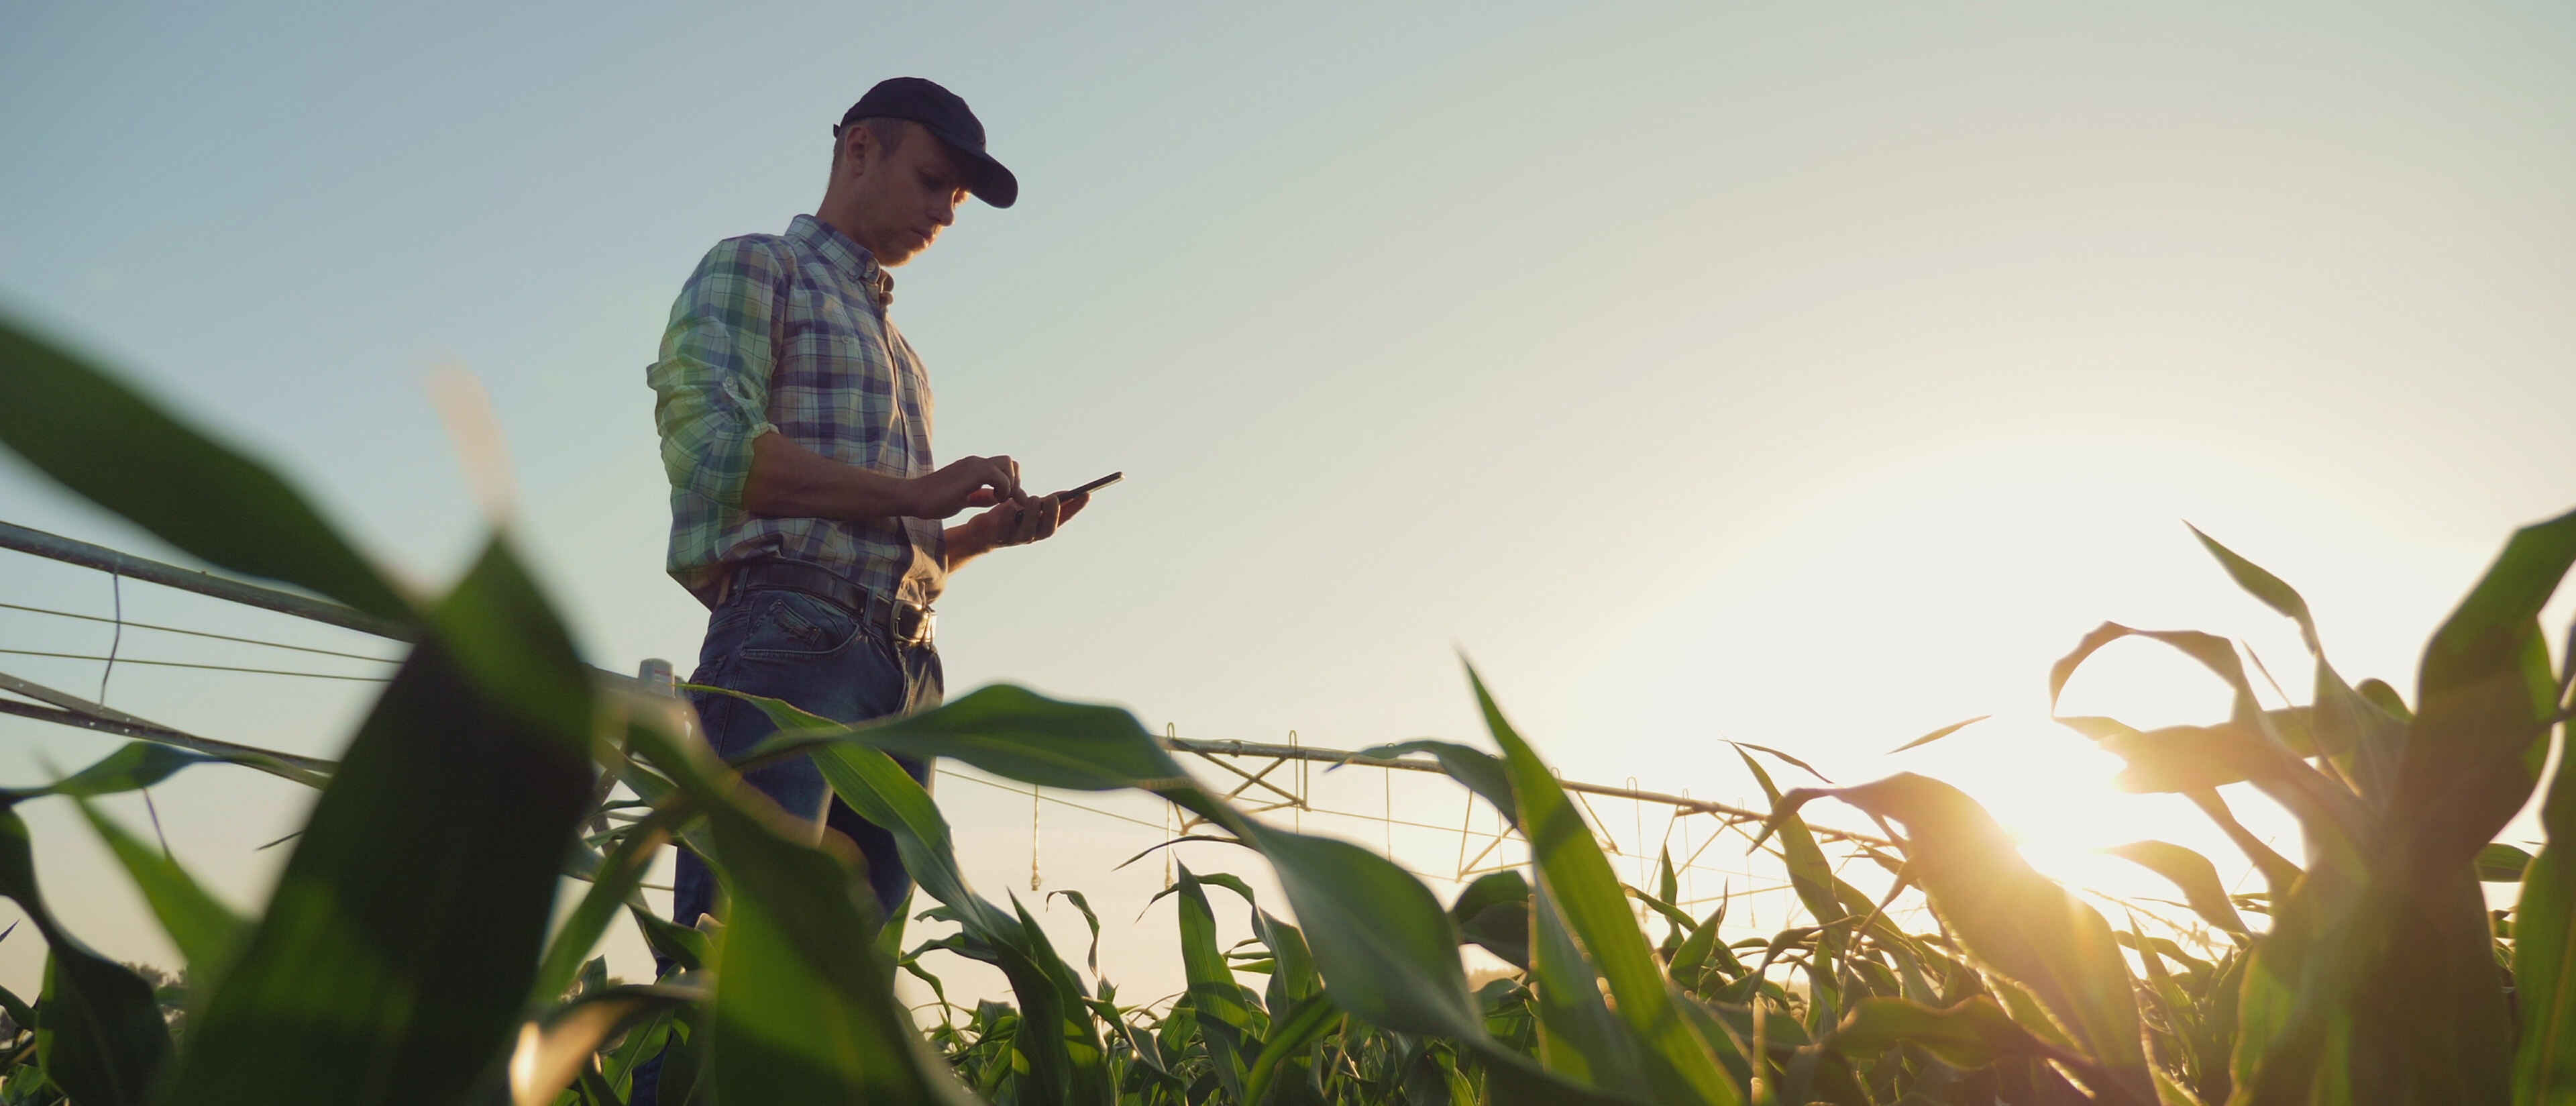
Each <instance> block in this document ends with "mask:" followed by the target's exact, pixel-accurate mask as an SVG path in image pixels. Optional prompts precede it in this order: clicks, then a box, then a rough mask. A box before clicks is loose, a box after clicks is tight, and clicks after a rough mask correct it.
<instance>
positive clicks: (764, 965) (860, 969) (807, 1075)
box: [630, 717, 974, 1106]
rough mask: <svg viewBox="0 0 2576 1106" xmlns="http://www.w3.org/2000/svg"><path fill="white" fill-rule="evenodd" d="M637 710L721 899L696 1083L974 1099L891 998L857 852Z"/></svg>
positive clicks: (724, 1090) (779, 1092) (668, 1082)
mask: <svg viewBox="0 0 2576 1106" xmlns="http://www.w3.org/2000/svg"><path fill="white" fill-rule="evenodd" d="M639 721H641V722H642V723H643V724H639V725H637V726H636V727H635V728H634V730H633V731H632V734H631V743H630V747H631V748H634V749H636V750H638V751H640V752H642V753H643V755H644V756H645V757H646V759H648V760H650V761H651V762H652V763H653V765H654V766H655V767H656V768H658V769H660V770H662V771H663V772H664V773H667V774H668V776H669V778H670V779H671V781H672V783H673V784H674V785H675V787H676V788H677V789H678V791H679V793H680V794H682V795H684V796H685V797H686V798H687V799H688V801H690V802H691V803H692V804H694V806H695V807H696V808H697V809H698V810H699V811H700V812H702V813H703V814H704V815H705V816H706V823H707V824H706V828H707V831H708V832H707V834H706V835H705V838H704V841H705V849H706V855H707V859H708V863H709V866H710V867H711V868H713V869H714V870H715V872H716V873H717V875H718V877H719V878H720V879H722V880H723V881H724V885H725V889H726V891H727V892H728V896H729V907H728V911H729V912H728V915H727V917H726V919H725V923H724V926H723V928H722V930H721V932H720V933H719V934H718V935H717V937H716V938H715V940H714V941H713V946H714V947H713V949H712V967H713V974H714V977H715V1000H714V1002H713V1003H712V1004H711V1006H710V1007H709V1008H708V1009H707V1011H706V1012H705V1018H706V1023H705V1025H704V1027H703V1030H702V1032H703V1038H699V1037H698V1036H697V1034H696V1033H693V1034H692V1037H693V1040H692V1045H693V1048H692V1050H689V1051H694V1052H701V1053H702V1055H699V1056H691V1057H686V1058H683V1059H682V1060H681V1062H682V1063H683V1064H692V1063H694V1064H696V1065H698V1066H699V1067H700V1068H701V1069H702V1073H703V1082H702V1083H701V1084H700V1085H702V1086H704V1087H706V1088H708V1089H710V1090H712V1091H713V1092H714V1094H715V1095H716V1097H717V1098H718V1099H720V1100H724V1101H742V1102H850V1101H887V1102H921V1103H945V1104H949V1106H965V1104H967V1103H971V1102H973V1101H974V1100H973V1096H972V1095H970V1094H969V1093H968V1092H967V1091H966V1089H965V1087H964V1086H962V1085H960V1084H959V1083H958V1082H957V1080H956V1077H955V1076H953V1075H952V1074H950V1072H949V1069H948V1066H947V1065H946V1064H945V1063H944V1062H942V1061H941V1060H940V1058H939V1057H938V1056H937V1055H935V1054H933V1053H932V1052H931V1051H930V1049H929V1046H928V1044H927V1043H926V1042H925V1041H924V1040H923V1039H922V1037H921V1034H920V1032H919V1030H918V1029H917V1028H916V1027H915V1026H914V1025H913V1023H912V1019H911V1016H910V1014H909V1013H907V1012H906V1011H905V1010H904V1009H903V1007H902V1006H901V1004H900V1003H899V1002H897V1000H896V998H895V994H894V965H893V958H892V957H891V956H889V955H887V954H886V953H885V952H884V951H883V950H882V949H880V948H879V947H878V945H877V942H876V941H875V940H873V934H874V932H875V930H876V929H877V926H878V918H877V917H876V906H875V896H874V893H873V892H872V891H870V890H869V889H868V885H867V883H866V881H865V880H864V879H863V878H862V877H861V875H860V870H859V869H860V862H859V859H858V857H857V855H856V853H855V852H854V851H851V850H850V849H849V848H848V845H847V843H846V842H840V841H837V840H835V839H831V838H826V839H825V840H824V843H822V844H814V843H810V842H811V839H812V830H811V825H810V823H807V822H805V821H803V820H800V819H796V818H791V817H789V816H788V815H786V814H785V813H784V812H782V811H780V810H778V809H777V807H776V806H775V805H772V804H769V803H768V802H767V801H766V800H765V799H761V798H759V797H758V796H757V794H756V793H753V792H750V791H749V790H748V789H746V788H742V787H740V786H739V785H738V784H736V783H734V782H733V781H732V780H731V779H730V778H728V774H727V770H726V769H725V768H724V767H723V766H721V765H719V764H715V763H713V760H712V754H711V752H710V751H709V750H707V749H706V748H705V747H704V746H703V745H683V744H682V743H681V742H680V741H678V740H677V739H675V738H673V737H672V736H670V732H665V731H664V730H663V729H662V728H660V727H659V726H657V725H655V724H654V723H655V722H658V721H659V720H658V719H652V718H649V717H648V718H644V719H641V720H639ZM671 732H677V731H671ZM675 1051H678V1050H675ZM664 1062H665V1064H666V1065H667V1064H669V1063H671V1062H672V1058H671V1057H670V1056H667V1055H666V1057H665V1061H664ZM672 1085H673V1079H672V1077H671V1074H670V1073H669V1072H668V1071H667V1070H666V1071H665V1075H664V1087H665V1091H666V1093H668V1090H669V1088H670V1087H671V1086H672Z"/></svg>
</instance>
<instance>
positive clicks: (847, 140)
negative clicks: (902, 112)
mask: <svg viewBox="0 0 2576 1106" xmlns="http://www.w3.org/2000/svg"><path fill="white" fill-rule="evenodd" d="M876 137H877V136H875V135H872V134H869V133H868V129H867V127H865V126H863V125H860V124H858V123H852V124H850V125H849V126H846V127H843V128H841V156H840V159H839V160H840V166H839V168H840V173H841V175H842V176H843V177H857V176H858V175H859V174H860V172H861V171H862V170H864V169H865V168H866V166H867V162H866V160H865V159H866V157H867V155H868V153H869V151H871V150H873V149H874V148H875V143H876Z"/></svg>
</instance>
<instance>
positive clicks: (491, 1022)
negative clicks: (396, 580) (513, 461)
mask: <svg viewBox="0 0 2576 1106" xmlns="http://www.w3.org/2000/svg"><path fill="white" fill-rule="evenodd" d="M591 720H592V706H591V698H590V686H589V682H588V679H587V677H586V675H585V674H584V671H583V669H582V667H581V665H580V663H579V661H578V660H577V659H576V658H575V657H574V655H573V652H572V644H571V642H570V640H569V639H567V638H566V637H565V636H564V634H563V631H562V629H561V628H560V625H559V624H558V623H557V622H556V621H555V619H554V617H553V615H552V614H551V612H549V611H548V610H547V608H546V606H545V604H544V602H543V601H542V600H541V599H539V598H538V596H537V593H536V590H535V587H534V585H533V583H531V582H530V581H529V579H528V577H527V576H526V574H525V573H524V572H523V571H522V570H521V569H520V567H519V565H518V562H517V560H516V559H515V558H513V557H512V556H511V555H510V553H509V551H508V550H507V548H506V547H504V546H501V545H499V544H495V545H494V546H492V547H491V548H490V549H489V550H487V551H486V553H485V554H484V556H483V557H482V559H481V560H480V561H479V562H478V563H477V565H476V566H475V568H474V570H473V571H472V572H471V573H469V574H468V576H467V577H466V579H465V580H464V582H463V583H461V584H459V585H458V586H457V588H456V590H455V591H454V592H453V593H452V594H451V595H449V596H448V597H447V599H445V600H444V601H442V602H441V603H440V604H439V606H438V607H437V608H436V609H435V610H433V611H432V613H431V630H430V637H429V638H428V640H426V641H424V642H423V644H422V645H421V646H420V647H418V648H416V649H414V650H413V652H412V655H411V656H410V658H409V659H407V660H406V661H405V662H404V664H403V666H402V668H401V669H400V671H398V672H397V673H396V674H395V676H394V679H393V682H392V683H391V684H390V685H389V686H388V687H387V688H386V690H385V693H384V696H383V698H381V699H380V700H378V702H377V703H376V706H375V709H374V710H373V711H372V712H371V713H370V714H369V715H368V717H367V720H366V722H365V723H364V725H362V726H361V727H360V729H359V732H358V736H357V739H356V740H355V741H354V742H353V743H352V744H351V745H350V747H349V750H348V753H347V755H346V756H345V757H344V758H343V759H342V760H341V762H340V767H339V769H338V771H337V772H336V773H335V774H334V775H333V777H332V779H331V783H330V786H329V787H328V788H326V789H325V790H324V791H323V793H322V798H321V801H320V802H319V803H318V804H317V805H316V806H315V808H314V812H313V816H312V819H311V820H310V821H309V822H308V823H307V824H306V830H305V832H304V834H303V835H302V836H301V837H299V838H297V839H296V846H295V853H294V856H293V857H292V858H291V859H290V860H289V861H288V862H287V866H286V871H285V872H284V874H283V875H281V876H280V877H279V880H278V886H277V891H276V893H275V894H274V895H273V896H272V898H271V899H270V902H269V907H268V913H267V916H266V917H264V918H263V919H262V920H261V921H260V923H259V926H258V928H257V929H256V930H255V931H254V932H253V934H252V935H251V937H250V939H249V942H248V944H247V945H246V946H245V947H244V949H243V951H242V953H241V959H240V960H239V962H238V963H236V964H235V965H234V967H233V968H232V970H231V971H229V972H227V973H226V974H225V976H224V978H223V979H222V981H221V983H220V985H219V986H217V987H216V988H215V989H214V991H213V992H212V994H211V995H210V996H208V998H207V999H206V1000H205V1006H204V1009H203V1011H202V1013H201V1014H200V1015H198V1016H196V1017H194V1018H192V1019H191V1023H192V1024H191V1027H190V1039H191V1042H192V1045H193V1046H194V1047H191V1048H190V1049H189V1050H188V1051H187V1053H186V1055H185V1056H184V1057H183V1059H182V1062H181V1064H180V1065H179V1068H178V1073H177V1078H176V1079H175V1081H174V1083H173V1084H172V1086H171V1088H170V1090H169V1092H168V1097H167V1098H166V1099H165V1101H169V1102H173V1103H177V1102H190V1103H193V1102H236V1101H254V1100H256V1101H261V1102H266V1103H277V1104H289V1103H316V1104H319V1103H332V1104H335V1106H339V1104H348V1103H380V1102H381V1103H399V1102H420V1103H443V1102H446V1101H449V1100H450V1099H452V1098H454V1097H455V1096H456V1095H457V1094H458V1093H460V1092H461V1091H462V1090H463V1089H464V1088H465V1087H466V1086H467V1085H468V1083H470V1082H471V1081H472V1080H473V1079H474V1078H475V1077H476V1075H477V1073H478V1070H479V1069H480V1067H481V1062H482V1061H481V1058H483V1057H489V1056H493V1055H495V1054H496V1053H497V1052H498V1050H499V1049H500V1048H501V1047H502V1045H503V1044H504V1043H505V1042H506V1041H507V1039H508V1037H509V1034H510V1032H511V1030H512V1028H513V1026H514V1025H515V1024H516V1019H517V1016H518V1013H519V1010H520V1007H521V1003H522V1002H523V1001H525V999H526V996H527V993H528V987H529V984H530V983H532V982H533V981H534V976H535V970H536V966H537V956H538V952H539V950H540V949H541V948H542V947H543V941H544V937H545V929H546V923H547V919H548V914H549V912H550V908H551V905H552V903H553V899H554V893H555V886H556V882H557V879H558V876H559V873H560V866H561V863H562V860H563V856H564V850H565V848H566V846H567V845H568V843H569V842H570V840H571V837H572V832H573V829H574V827H575V825H576V824H577V823H578V821H579V819H580V816H581V812H582V810H583V809H584V808H585V807H586V806H587V805H588V801H589V792H590V786H591V775H592V773H591V768H590V762H589V753H588V742H589V739H590V727H591Z"/></svg>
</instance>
